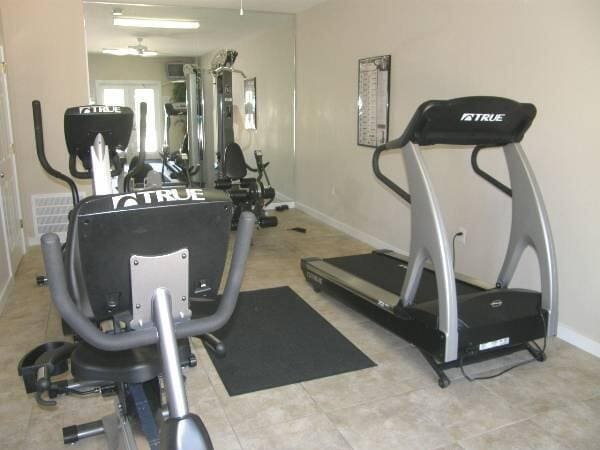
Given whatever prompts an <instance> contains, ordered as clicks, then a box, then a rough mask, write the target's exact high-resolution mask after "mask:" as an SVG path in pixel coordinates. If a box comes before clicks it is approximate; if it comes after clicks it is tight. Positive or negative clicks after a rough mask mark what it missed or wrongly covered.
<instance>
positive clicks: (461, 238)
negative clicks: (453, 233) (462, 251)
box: [456, 227, 467, 245]
mask: <svg viewBox="0 0 600 450" xmlns="http://www.w3.org/2000/svg"><path fill="white" fill-rule="evenodd" d="M457 233H462V235H460V236H457V237H456V240H457V241H458V242H460V243H461V244H462V245H467V229H466V228H464V227H458V230H457Z"/></svg>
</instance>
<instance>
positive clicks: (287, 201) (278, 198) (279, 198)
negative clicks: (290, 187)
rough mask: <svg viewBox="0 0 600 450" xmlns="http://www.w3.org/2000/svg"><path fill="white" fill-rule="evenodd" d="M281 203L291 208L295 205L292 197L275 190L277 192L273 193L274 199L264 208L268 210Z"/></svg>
mask: <svg viewBox="0 0 600 450" xmlns="http://www.w3.org/2000/svg"><path fill="white" fill-rule="evenodd" d="M282 205H287V207H288V208H290V209H291V208H295V207H296V202H294V199H293V198H291V197H288V196H287V195H285V194H282V193H281V192H277V194H276V195H275V200H274V201H273V202H271V204H270V205H269V206H267V207H266V208H265V209H266V210H267V211H270V210H274V209H275V208H277V207H278V206H282Z"/></svg>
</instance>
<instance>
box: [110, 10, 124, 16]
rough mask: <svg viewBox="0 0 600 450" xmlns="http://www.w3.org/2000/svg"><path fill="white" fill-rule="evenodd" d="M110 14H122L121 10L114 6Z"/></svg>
mask: <svg viewBox="0 0 600 450" xmlns="http://www.w3.org/2000/svg"><path fill="white" fill-rule="evenodd" d="M112 15H113V16H122V15H123V10H122V9H121V8H115V9H113V11H112Z"/></svg>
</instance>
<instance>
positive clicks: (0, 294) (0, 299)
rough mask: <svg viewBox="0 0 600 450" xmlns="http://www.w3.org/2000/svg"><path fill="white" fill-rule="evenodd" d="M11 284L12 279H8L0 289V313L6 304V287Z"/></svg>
mask: <svg viewBox="0 0 600 450" xmlns="http://www.w3.org/2000/svg"><path fill="white" fill-rule="evenodd" d="M11 284H12V279H10V280H8V281H7V282H6V284H5V285H4V286H3V287H2V289H0V313H2V311H3V310H4V306H5V305H6V300H7V297H8V296H7V294H8V288H9V287H10V285H11Z"/></svg>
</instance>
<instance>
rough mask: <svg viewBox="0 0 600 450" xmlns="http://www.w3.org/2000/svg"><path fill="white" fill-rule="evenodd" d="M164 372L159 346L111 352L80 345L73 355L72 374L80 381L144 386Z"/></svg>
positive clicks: (82, 343)
mask: <svg viewBox="0 0 600 450" xmlns="http://www.w3.org/2000/svg"><path fill="white" fill-rule="evenodd" d="M161 371H162V363H161V359H160V353H159V352H158V351H157V348H156V345H148V346H145V347H138V348H133V349H129V350H123V351H118V352H108V351H103V350H99V349H97V348H95V347H92V346H91V345H89V344H87V343H86V342H80V343H79V344H78V345H77V347H76V348H75V349H74V350H73V353H72V354H71V373H72V374H73V376H74V377H75V379H77V380H79V381H112V382H117V383H144V382H146V381H149V380H152V379H153V378H156V377H157V376H158V375H159V374H160V373H161Z"/></svg>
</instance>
